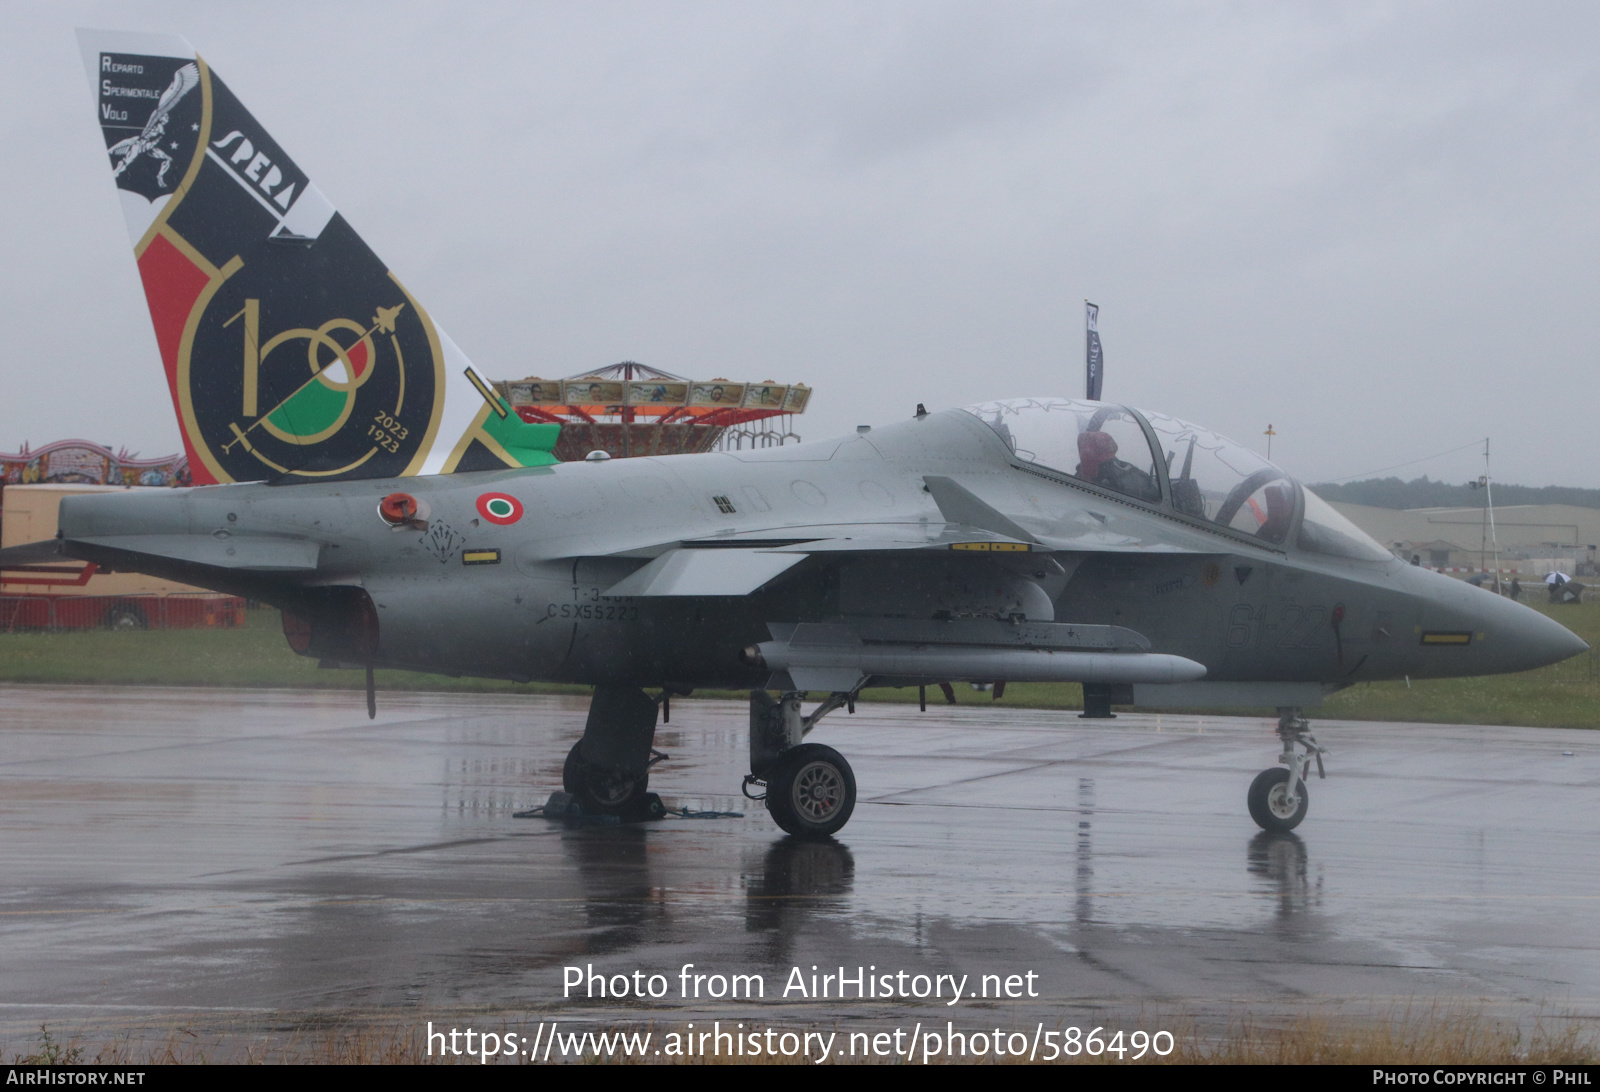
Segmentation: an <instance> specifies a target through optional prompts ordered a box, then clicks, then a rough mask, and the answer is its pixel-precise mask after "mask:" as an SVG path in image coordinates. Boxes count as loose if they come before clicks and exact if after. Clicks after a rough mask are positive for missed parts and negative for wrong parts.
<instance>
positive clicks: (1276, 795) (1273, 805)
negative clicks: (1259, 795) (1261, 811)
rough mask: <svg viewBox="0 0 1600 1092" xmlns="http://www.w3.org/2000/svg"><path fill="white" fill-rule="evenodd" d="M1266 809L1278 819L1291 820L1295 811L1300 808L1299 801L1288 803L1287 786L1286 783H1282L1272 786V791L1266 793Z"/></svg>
mask: <svg viewBox="0 0 1600 1092" xmlns="http://www.w3.org/2000/svg"><path fill="white" fill-rule="evenodd" d="M1267 807H1268V808H1269V809H1270V810H1271V811H1272V814H1273V815H1275V816H1277V817H1278V818H1279V819H1293V818H1294V813H1295V811H1296V810H1298V809H1299V807H1300V801H1299V800H1298V799H1296V800H1294V801H1293V802H1292V803H1291V802H1290V800H1289V785H1288V782H1284V783H1283V784H1281V785H1274V786H1273V787H1272V791H1271V792H1269V793H1267Z"/></svg>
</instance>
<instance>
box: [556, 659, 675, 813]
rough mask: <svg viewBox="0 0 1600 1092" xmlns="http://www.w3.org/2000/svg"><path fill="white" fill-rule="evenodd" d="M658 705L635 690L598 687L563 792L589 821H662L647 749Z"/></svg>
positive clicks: (569, 758)
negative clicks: (604, 817) (591, 817)
mask: <svg viewBox="0 0 1600 1092" xmlns="http://www.w3.org/2000/svg"><path fill="white" fill-rule="evenodd" d="M657 707H658V700H657V699H655V698H652V697H651V696H650V695H648V694H646V693H645V692H644V691H643V690H640V689H638V688H636V687H627V686H597V687H595V689H594V700H593V701H591V702H590V703H589V719H588V722H587V723H586V724H585V725H584V729H583V738H582V739H580V740H578V742H577V743H574V744H573V745H572V750H571V751H570V752H569V753H568V754H567V762H566V765H565V767H563V768H562V771H561V787H562V788H563V789H565V790H566V791H567V792H569V793H571V794H572V798H573V800H575V801H576V802H577V803H578V805H579V806H580V807H581V808H582V809H583V810H584V811H585V812H587V813H589V814H591V815H596V814H598V815H620V816H622V817H623V818H625V819H630V818H637V819H651V818H660V816H661V813H662V811H663V808H662V804H661V798H660V797H659V796H657V795H656V794H655V793H653V792H650V791H649V788H650V767H651V766H653V765H655V763H656V762H657V761H659V759H658V758H657V757H656V752H655V751H653V750H652V749H651V744H652V743H654V742H655V736H656V709H657Z"/></svg>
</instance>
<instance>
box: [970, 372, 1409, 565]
mask: <svg viewBox="0 0 1600 1092" xmlns="http://www.w3.org/2000/svg"><path fill="white" fill-rule="evenodd" d="M966 410H967V412H968V413H971V414H973V415H974V416H976V417H977V418H979V419H980V420H981V421H983V422H984V423H985V424H986V425H988V426H989V427H990V428H992V429H994V431H995V432H996V433H998V434H999V436H1000V438H1001V439H1002V440H1003V441H1005V444H1006V446H1007V447H1009V448H1010V449H1011V451H1012V453H1013V454H1014V455H1015V456H1016V457H1017V458H1019V459H1022V460H1024V461H1026V462H1030V463H1033V464H1035V465H1037V466H1041V467H1047V468H1049V469H1051V470H1054V471H1056V472H1057V473H1060V474H1064V475H1066V476H1068V477H1071V478H1076V479H1078V480H1080V481H1083V482H1087V483H1089V484H1090V485H1094V486H1098V487H1099V488H1101V489H1106V490H1109V491H1111V492H1113V493H1118V494H1121V495H1123V496H1127V497H1133V498H1135V499H1137V500H1141V501H1146V502H1149V503H1151V504H1156V505H1160V506H1163V507H1168V508H1171V509H1174V510H1176V511H1177V512H1179V513H1181V514H1183V515H1185V516H1190V517H1192V518H1194V519H1198V520H1204V521H1206V522H1208V523H1213V524H1219V525H1221V526H1223V527H1227V528H1229V529H1230V530H1233V531H1235V532H1238V533H1241V534H1245V535H1250V536H1252V537H1254V538H1257V539H1260V540H1262V541H1265V542H1270V543H1272V544H1274V545H1278V546H1284V545H1287V544H1289V542H1290V535H1291V533H1293V535H1294V538H1293V544H1294V545H1295V546H1296V547H1297V548H1298V549H1301V550H1306V551H1308V552H1311V553H1322V554H1333V555H1335V556H1338V557H1349V558H1356V559H1359V560H1364V561H1382V560H1388V559H1389V558H1391V557H1393V556H1394V555H1392V554H1390V553H1389V551H1387V550H1385V549H1384V548H1383V547H1382V546H1380V545H1378V544H1377V543H1376V542H1374V541H1373V540H1372V539H1371V538H1370V537H1368V536H1367V534H1366V533H1365V532H1363V531H1362V530H1361V529H1360V528H1358V527H1356V525H1355V524H1353V523H1351V522H1350V521H1349V520H1347V519H1345V518H1344V517H1343V516H1341V515H1340V514H1339V513H1338V512H1337V511H1335V510H1334V508H1333V507H1332V506H1331V505H1329V504H1328V503H1327V502H1326V501H1324V500H1322V498H1320V497H1318V496H1317V495H1316V494H1315V493H1312V492H1311V491H1310V490H1309V489H1306V488H1305V487H1304V486H1302V485H1301V484H1300V483H1298V482H1297V481H1295V480H1294V479H1293V478H1291V477H1290V476H1289V475H1288V474H1286V473H1284V472H1283V471H1282V470H1280V469H1279V468H1278V467H1276V466H1274V465H1273V464H1271V463H1269V462H1267V460H1265V459H1263V458H1262V457H1261V456H1259V455H1257V454H1256V453H1255V452H1253V451H1251V450H1249V449H1248V448H1245V447H1242V446H1240V445H1239V444H1236V443H1234V442H1233V441H1232V440H1229V439H1227V438H1225V437H1223V436H1219V435H1217V434H1216V433H1215V432H1212V431H1211V430H1209V429H1204V428H1200V427H1199V426H1197V425H1191V424H1189V423H1188V422H1187V421H1180V420H1178V419H1177V418H1176V417H1168V416H1167V415H1166V414H1163V413H1143V412H1141V411H1139V410H1135V409H1133V408H1131V407H1129V406H1120V405H1117V404H1115V403H1111V402H1086V401H1077V400H1073V399H1066V398H1013V399H1007V400H1004V401H999V402H984V403H982V404H981V405H976V406H967V407H966ZM1297 516H1298V525H1297Z"/></svg>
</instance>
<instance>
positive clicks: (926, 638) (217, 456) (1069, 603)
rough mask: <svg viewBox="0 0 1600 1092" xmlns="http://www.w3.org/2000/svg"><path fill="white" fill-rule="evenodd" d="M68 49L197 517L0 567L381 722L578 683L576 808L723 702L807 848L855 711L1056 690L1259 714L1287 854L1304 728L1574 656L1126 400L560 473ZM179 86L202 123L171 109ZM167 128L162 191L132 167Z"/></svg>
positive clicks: (1312, 753) (910, 423)
mask: <svg viewBox="0 0 1600 1092" xmlns="http://www.w3.org/2000/svg"><path fill="white" fill-rule="evenodd" d="M81 39H82V46H83V51H84V55H85V61H86V64H87V65H88V68H89V70H90V73H91V82H92V84H93V87H94V91H95V95H96V99H97V105H98V112H99V117H100V120H101V124H102V129H103V131H104V134H105V141H106V145H107V148H108V149H109V150H110V151H111V153H112V156H111V159H112V167H113V169H114V171H115V179H116V185H117V188H118V193H119V196H120V197H121V199H122V201H123V206H124V209H125V212H126V215H127V220H128V224H129V228H130V232H131V234H132V237H133V241H134V252H135V255H136V257H137V260H138V265H139V271H140V273H141V276H142V277H143V281H144V285H145V291H146V295H147V298H148V303H149V306H150V313H151V318H152V320H153V322H154V324H155V329H156V337H157V343H158V345H159V348H160V352H161V357H162V362H163V365H164V366H165V369H166V375H167V381H168V384H169V386H170V387H171V390H172V394H173V399H174V403H175V406H176V408H177V413H178V418H179V422H180V425H181V428H182V432H183V437H184V442H185V445H186V448H187V450H188V453H189V456H190V465H191V467H192V473H193V475H194V478H195V480H196V481H197V482H205V483H210V484H204V485H199V486H197V487H195V488H191V489H174V490H164V491H162V492H160V493H139V494H135V493H128V494H97V495H92V496H82V497H72V498H68V499H66V500H64V501H63V502H62V505H61V518H60V528H61V531H60V535H59V537H58V538H57V539H56V540H53V541H51V542H48V543H40V544H35V545H33V546H24V547H15V548H12V549H11V550H8V551H6V552H5V555H4V557H0V563H4V564H6V565H8V566H9V565H15V564H25V563H28V562H35V563H37V562H41V561H47V560H55V559H58V558H59V557H60V556H62V555H65V556H67V557H72V558H80V559H83V560H86V561H92V562H94V563H96V564H98V565H100V566H102V567H103V568H107V569H113V570H127V571H137V572H143V573H149V574H152V575H156V576H161V577H166V578H170V579H175V580H180V581H183V582H186V583H190V584H196V585H200V586H202V587H207V588H213V589H216V590H218V591H223V592H230V593H234V594H238V595H244V596H249V597H251V598H254V599H259V600H262V601H264V602H267V603H270V604H273V605H275V606H277V607H280V608H281V609H282V611H283V620H284V633H285V636H286V637H287V639H288V642H289V644H290V646H291V647H292V648H293V649H294V650H295V651H296V652H298V653H301V654H302V655H306V656H312V657H317V658H319V659H321V660H324V661H328V662H331V663H334V664H343V665H349V666H354V667H365V668H366V669H367V671H368V680H369V683H368V687H369V688H368V700H369V711H370V708H371V705H370V703H371V700H372V696H371V677H372V676H371V670H372V668H373V667H386V668H402V669H411V670H418V671H430V672H443V673H447V674H453V675H470V676H480V677H487V678H501V679H512V680H519V681H529V680H548V681H559V682H569V683H582V684H586V685H592V686H593V687H594V688H595V689H594V698H593V701H592V704H591V706H590V709H589V715H588V720H587V724H586V727H585V730H584V734H583V737H582V739H581V740H580V741H579V742H578V743H577V744H576V745H575V746H574V747H573V748H572V751H571V753H570V754H569V755H568V756H567V760H566V766H565V771H564V778H563V781H564V788H565V791H567V792H569V793H571V794H572V795H573V797H574V798H576V800H577V801H578V802H579V803H580V805H581V806H582V807H583V808H586V809H589V810H595V811H609V812H614V813H620V814H641V809H648V807H649V805H650V803H651V801H655V802H656V803H657V804H658V803H659V801H658V799H657V798H654V797H653V795H652V794H650V793H649V792H648V783H649V778H650V773H651V768H652V764H653V762H654V760H655V758H656V755H655V752H654V751H653V749H652V743H653V740H654V734H655V729H656V724H657V722H658V719H664V718H666V717H667V716H669V715H670V700H671V697H672V696H673V695H678V694H687V693H689V692H691V691H693V690H695V689H697V688H705V687H716V688H741V689H747V690H749V691H750V774H749V776H748V777H747V778H746V783H745V791H746V793H747V795H752V796H755V795H756V792H755V791H753V790H758V789H759V790H761V791H762V792H763V794H764V795H762V796H757V798H764V800H765V802H766V807H767V809H768V811H769V812H770V814H771V816H772V818H773V819H774V820H775V821H776V823H777V824H778V825H779V826H780V827H782V828H783V829H784V830H786V831H789V832H791V833H793V834H797V835H801V836H811V837H825V836H827V835H831V834H833V833H834V832H836V831H838V830H839V829H840V828H841V827H843V826H844V824H845V823H846V821H847V820H848V819H849V818H850V814H851V811H852V809H853V807H854V804H855V799H856V783H855V777H854V774H853V773H852V771H851V768H850V765H849V763H848V762H847V761H846V760H845V758H844V757H843V756H842V755H840V754H839V753H838V752H837V751H835V750H834V749H833V748H830V747H826V746H823V745H820V744H817V743H808V742H806V741H805V737H806V735H807V733H808V732H809V731H810V730H811V729H812V728H813V727H815V725H816V724H817V722H818V721H819V720H820V719H821V718H822V717H823V716H825V715H827V714H828V713H830V712H832V711H834V710H836V709H838V708H840V707H842V706H853V704H854V701H855V698H856V695H857V694H858V693H859V692H860V690H861V689H862V688H863V687H864V686H868V685H873V686H913V687H920V688H926V687H927V686H929V685H936V684H939V683H949V682H953V681H970V682H980V683H993V684H995V685H996V686H997V687H999V686H1001V685H1002V684H1004V683H1005V682H1008V681H1009V682H1020V681H1061V682H1067V681H1070V682H1079V683H1082V684H1083V690H1084V698H1085V714H1084V715H1086V716H1109V715H1110V712H1111V708H1112V706H1114V705H1135V706H1148V707H1154V708H1161V707H1179V706H1181V707H1197V706H1198V707H1218V706H1223V707H1240V706H1251V707H1256V706H1266V707H1275V708H1277V709H1278V711H1279V721H1278V734H1279V736H1280V737H1281V739H1282V744H1283V752H1282V755H1281V756H1280V759H1279V763H1280V764H1279V765H1277V766H1274V767H1271V768H1269V769H1267V770H1265V771H1263V772H1262V774H1261V775H1260V776H1258V777H1257V778H1256V779H1255V781H1254V783H1252V784H1251V785H1250V787H1249V790H1248V792H1247V794H1246V800H1247V804H1248V808H1249V811H1250V814H1251V815H1252V817H1253V818H1254V819H1255V820H1256V822H1257V823H1259V824H1260V825H1261V826H1262V827H1264V828H1266V829H1269V830H1289V829H1292V828H1293V827H1295V826H1296V825H1297V824H1298V823H1300V821H1301V820H1302V819H1303V818H1304V816H1305V814H1306V810H1307V806H1308V800H1309V794H1308V791H1307V788H1306V777H1307V772H1308V769H1309V767H1310V765H1311V764H1313V763H1315V764H1316V766H1317V768H1318V772H1319V774H1320V773H1322V772H1323V756H1324V754H1325V750H1324V748H1323V747H1322V746H1321V745H1320V744H1318V743H1317V741H1316V739H1315V737H1314V736H1313V735H1312V734H1311V732H1310V730H1309V726H1308V724H1307V722H1306V720H1305V718H1304V716H1303V711H1304V710H1305V709H1307V708H1309V707H1313V706H1315V705H1316V704H1318V703H1319V702H1320V700H1321V699H1322V697H1323V696H1324V695H1326V694H1328V693H1330V692H1332V691H1334V690H1337V689H1339V688H1341V687H1345V686H1349V685H1351V684H1353V683H1357V682H1364V681H1368V680H1374V679H1397V678H1400V677H1402V676H1407V677H1413V678H1426V677H1436V676H1458V675H1478V674H1487V673H1493V672H1506V671H1521V670H1524V669H1527V668H1533V667H1538V666H1541V665H1544V664H1549V663H1553V662H1555V661H1558V660H1561V659H1564V658H1566V657H1568V656H1572V655H1574V654H1576V653H1578V652H1581V651H1583V650H1584V649H1585V648H1586V647H1587V646H1586V645H1585V644H1584V642H1583V641H1581V640H1579V639H1578V638H1577V637H1575V636H1574V635H1573V634H1571V633H1570V632H1568V631H1567V630H1566V629H1564V628H1563V627H1561V626H1560V625H1557V624H1556V623H1554V622H1552V621H1550V620H1548V619H1546V618H1545V617H1544V616H1542V615H1540V614H1538V613H1537V612H1535V611H1533V610H1530V609H1529V608H1527V607H1523V606H1520V605H1518V604H1516V603H1513V602H1511V601H1509V600H1507V599H1504V598H1501V597H1500V596H1497V595H1494V594H1492V593H1489V592H1485V591H1483V590H1480V589H1478V588H1474V587H1472V586H1470V585H1468V584H1465V583H1462V582H1458V581H1454V580H1450V579H1448V578H1446V577H1443V576H1441V575H1438V574H1435V573H1432V572H1428V571H1426V570H1423V569H1420V568H1416V567H1413V566H1411V565H1408V564H1405V563H1404V562H1402V561H1400V560H1398V559H1396V558H1395V557H1393V556H1392V555H1391V554H1390V553H1389V551H1387V550H1385V549H1384V548H1383V547H1381V546H1379V545H1378V544H1377V543H1375V542H1373V541H1372V540H1371V539H1370V538H1368V537H1367V536H1366V535H1365V534H1363V533H1362V532H1361V531H1360V530H1358V529H1357V528H1356V527H1354V526H1353V525H1352V524H1350V523H1349V522H1348V521H1347V520H1345V519H1344V518H1343V517H1341V516H1340V515H1339V514H1338V513H1337V512H1336V511H1335V510H1334V509H1333V508H1332V507H1330V506H1329V505H1328V504H1326V503H1325V502H1323V501H1322V500H1321V499H1320V498H1318V497H1317V496H1316V495H1315V494H1314V493H1312V492H1311V491H1310V490H1308V489H1306V488H1305V487H1304V486H1303V485H1301V484H1300V483H1298V482H1297V481H1295V480H1294V479H1293V478H1292V477H1290V476H1289V475H1288V474H1287V473H1285V472H1284V471H1282V470H1280V469H1279V468H1278V467H1276V466H1274V465H1273V464H1272V463H1270V462H1268V461H1266V460H1265V459H1262V458H1261V457H1260V456H1258V455H1256V454H1255V453H1253V452H1251V451H1249V450H1247V449H1245V448H1243V447H1241V446H1240V445H1238V444H1236V443H1233V442H1231V441H1229V440H1227V439H1224V438H1223V437H1221V436H1218V435H1216V434H1215V433H1213V432H1210V431H1208V430H1206V429H1204V428H1200V427H1198V426H1195V425H1192V424H1189V423H1187V422H1184V421H1181V420H1178V419H1176V418H1173V417H1168V416H1165V415H1163V414H1159V413H1151V412H1144V411H1140V410H1136V409H1133V408H1132V407H1128V406H1123V405H1118V404H1114V403H1107V402H1087V401H1075V400H1072V399H1068V398H1013V399H1005V400H998V401H993V402H988V403H984V404H982V405H975V406H969V407H966V408H963V409H948V410H945V411H943V412H936V413H931V412H928V411H926V410H925V409H924V408H923V407H922V406H920V405H919V406H917V407H916V409H915V412H914V413H910V412H908V413H906V414H905V415H904V417H903V418H902V419H900V420H896V421H893V422H890V423H887V424H881V425H877V426H874V427H870V428H868V427H862V428H859V429H858V430H857V431H856V433H855V434H854V435H849V436H845V437H842V438H839V439H834V440H827V441H821V442H810V443H805V444H800V445H796V446H790V447H781V448H776V449H770V450H763V451H752V452H731V453H720V454H716V453H714V454H703V455H677V456H671V457H667V458H636V459H615V460H612V459H606V458H601V457H597V456H599V455H600V454H602V453H596V456H591V458H590V459H588V460H586V461H584V462H580V463H565V464H556V462H555V460H554V458H553V457H552V456H551V455H550V450H551V448H552V447H553V445H554V442H555V435H556V431H557V429H558V428H559V426H554V425H532V424H525V423H523V422H522V421H521V420H519V419H518V418H517V416H516V415H515V414H514V413H512V412H511V411H510V409H509V407H508V406H507V404H506V403H505V402H504V401H503V400H502V399H501V398H500V396H499V395H498V394H497V393H496V392H495V391H494V389H493V388H492V386H491V385H490V384H488V383H486V382H485V381H484V380H483V379H482V378H481V377H480V376H478V375H477V373H476V372H474V371H473V369H472V366H471V365H470V363H468V362H467V361H466V358H465V357H464V356H463V355H462V353H461V351H460V350H459V349H458V348H456V346H455V345H454V343H453V342H451V341H450V339H449V338H448V337H446V336H445V335H444V334H443V333H442V332H441V331H440V329H439V328H438V326H437V325H435V324H434V322H433V320H432V318H431V317H430V316H429V314H428V313H427V311H426V310H425V309H424V308H423V307H422V305H421V304H420V303H419V302H418V301H417V300H416V299H414V298H413V297H412V296H411V295H410V294H409V293H408V292H407V291H406V289H405V288H404V286H403V285H402V284H401V282H400V281H399V280H398V279H397V278H395V277H394V275H393V274H392V273H391V272H390V271H389V270H388V269H387V267H386V266H384V265H383V263H382V262H381V261H379V260H378V258H377V257H376V256H375V255H374V254H373V253H372V251H370V250H369V249H367V247H366V246H365V245H364V244H363V243H362V242H361V240H360V239H359V238H358V237H357V236H356V235H355V233H354V232H353V231H352V230H351V229H350V227H349V225H348V224H347V223H346V222H345V221H344V219H343V218H342V217H341V216H340V215H339V214H338V213H337V212H336V211H335V210H334V208H333V206H332V205H331V203H329V202H328V200H327V199H326V198H325V197H323V196H322V194H321V193H320V191H319V190H317V188H316V186H315V185H314V184H313V183H312V182H311V181H310V179H309V178H308V177H307V176H306V175H305V173H304V172H303V171H301V170H300V169H299V168H298V167H297V166H295V164H294V163H293V162H292V161H291V160H290V159H289V158H288V156H287V155H286V154H285V153H284V152H283V151H282V149H281V148H280V147H279V146H278V145H277V144H276V143H275V142H274V141H273V140H272V139H271V138H270V137H269V136H268V135H267V134H266V133H265V132H264V131H263V130H262V129H261V127H260V126H259V125H258V124H257V123H256V121H255V120H254V118H252V117H251V116H250V115H249V114H248V113H247V112H246V111H245V110H244V108H243V107H242V106H241V105H240V104H239V103H238V101H237V100H236V99H234V98H233V96H232V95H231V94H230V93H229V92H228V90H227V88H226V87H225V86H224V85H223V84H222V82H221V81H220V80H219V79H218V78H217V77H216V75H215V74H214V73H213V72H212V71H211V70H210V68H209V67H208V66H207V65H206V64H205V62H204V61H203V60H202V59H200V58H199V57H197V56H196V55H195V54H194V52H193V50H192V49H191V48H190V47H189V46H188V45H187V43H185V42H184V41H182V40H181V39H172V38H152V37H147V36H140V35H127V34H107V33H98V32H95V33H91V32H84V33H83V34H82V35H81ZM186 71H189V72H192V73H193V74H194V75H195V76H196V77H197V80H196V82H195V86H196V87H197V89H198V91H199V93H198V94H195V93H192V92H190V93H186V94H183V95H176V96H175V95H173V94H171V93H170V90H169V89H170V88H172V87H174V86H180V87H181V86H183V85H184V84H185V82H186V80H185V77H184V76H182V75H181V74H182V73H184V72H186ZM175 81H176V82H175ZM157 109H159V110H163V111H165V113H164V114H163V116H162V118H160V119H159V122H160V124H159V125H158V126H156V128H159V129H160V130H161V132H162V134H163V139H166V140H167V145H168V146H167V147H166V148H165V149H163V151H164V154H165V159H156V158H155V157H154V156H153V155H150V156H145V157H141V158H133V157H131V156H128V155H126V154H125V148H126V146H127V145H126V141H127V140H128V139H129V137H130V135H132V134H143V133H147V132H150V131H152V129H151V124H152V117H151V115H152V112H153V111H154V110H157ZM169 138H170V139H169ZM119 149H120V150H122V151H121V152H119ZM167 160H170V161H171V163H173V164H176V165H177V166H181V167H182V173H181V177H179V178H178V180H177V182H176V185H173V184H172V182H173V177H172V176H171V175H169V174H167V166H168V163H167V162H166V161H167ZM177 166H174V167H173V170H174V171H176V170H177ZM772 692H776V693H777V694H778V696H777V697H773V696H772ZM924 692H925V690H924ZM808 694H821V695H825V698H824V700H822V701H821V702H820V704H818V705H816V706H815V707H813V708H812V709H811V711H810V712H809V713H808V712H806V711H805V710H804V706H803V702H804V701H805V700H806V696H807V695H808Z"/></svg>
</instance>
